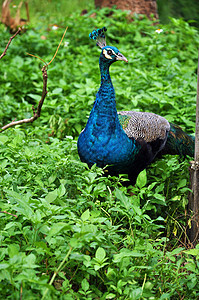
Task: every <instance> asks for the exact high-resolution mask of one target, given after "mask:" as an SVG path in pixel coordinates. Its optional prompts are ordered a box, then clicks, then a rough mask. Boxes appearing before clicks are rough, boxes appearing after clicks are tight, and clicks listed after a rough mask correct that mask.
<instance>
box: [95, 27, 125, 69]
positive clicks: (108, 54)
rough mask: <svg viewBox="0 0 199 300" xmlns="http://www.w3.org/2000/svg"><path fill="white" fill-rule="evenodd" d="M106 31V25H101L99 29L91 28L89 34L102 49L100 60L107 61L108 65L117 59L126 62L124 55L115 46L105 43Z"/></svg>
mask: <svg viewBox="0 0 199 300" xmlns="http://www.w3.org/2000/svg"><path fill="white" fill-rule="evenodd" d="M106 31H107V29H106V27H103V28H101V29H97V30H93V31H92V32H91V33H90V34H89V37H90V39H93V40H95V41H96V42H97V43H96V45H97V46H98V47H100V48H101V49H102V52H101V54H100V60H101V61H103V62H105V63H107V64H108V65H111V64H112V63H113V62H115V61H117V60H123V61H125V62H128V60H127V59H126V57H125V56H124V55H123V54H122V53H120V51H119V50H118V49H117V48H116V47H113V46H107V45H106V37H105V32H106Z"/></svg>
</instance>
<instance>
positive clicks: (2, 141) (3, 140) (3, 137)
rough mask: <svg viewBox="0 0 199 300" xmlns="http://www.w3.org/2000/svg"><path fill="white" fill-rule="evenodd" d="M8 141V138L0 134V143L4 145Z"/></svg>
mask: <svg viewBox="0 0 199 300" xmlns="http://www.w3.org/2000/svg"><path fill="white" fill-rule="evenodd" d="M7 141H8V137H7V136H6V135H3V134H0V143H1V144H5V143H6V142H7Z"/></svg>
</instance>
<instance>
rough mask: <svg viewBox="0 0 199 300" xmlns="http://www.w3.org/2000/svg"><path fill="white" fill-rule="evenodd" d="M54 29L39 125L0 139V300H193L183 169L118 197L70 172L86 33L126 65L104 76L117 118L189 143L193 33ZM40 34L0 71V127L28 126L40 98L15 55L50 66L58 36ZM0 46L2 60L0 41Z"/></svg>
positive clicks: (152, 172) (40, 29)
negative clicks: (153, 118) (172, 127)
mask: <svg viewBox="0 0 199 300" xmlns="http://www.w3.org/2000/svg"><path fill="white" fill-rule="evenodd" d="M92 13H95V15H94V17H91V15H92ZM110 14H111V17H110ZM92 16H93V15H92ZM59 22H60V24H61V25H63V27H65V26H66V25H68V26H69V29H68V31H67V34H66V38H65V41H64V44H63V47H62V48H61V49H60V50H59V53H58V55H57V57H56V59H55V60H54V62H53V65H51V67H50V68H49V70H48V76H49V78H48V96H47V98H46V100H45V104H44V106H43V108H42V114H41V117H40V119H38V120H36V121H35V123H33V124H29V125H23V126H21V127H16V128H11V129H9V130H7V131H5V132H3V133H1V134H0V144H1V147H0V191H1V192H0V193H1V194H0V195H1V202H0V210H1V221H0V227H1V236H0V240H1V253H0V257H1V261H0V281H1V284H0V293H1V297H2V298H5V299H19V297H20V298H21V299H41V298H42V299H47V298H48V299H67V300H68V299H162V300H163V299H182V298H184V299H197V298H198V297H199V290H198V284H197V282H198V277H199V264H198V245H197V246H196V248H195V249H186V247H185V245H184V243H183V242H184V239H185V238H186V228H185V227H186V221H187V220H186V214H185V212H186V204H187V194H188V192H189V188H188V181H189V179H188V160H185V161H180V159H179V158H178V157H175V156H174V157H170V156H166V157H164V158H163V159H161V160H157V161H156V162H154V163H153V165H152V166H150V168H149V169H147V170H146V171H144V172H142V173H141V174H140V175H139V177H138V180H137V183H136V185H135V186H134V187H129V188H128V189H127V188H126V187H125V186H123V185H122V183H123V182H125V181H126V180H127V178H126V177H125V176H122V175H121V176H120V177H110V176H107V175H106V169H104V170H101V169H99V168H97V167H96V166H93V167H92V168H91V169H88V167H87V166H86V165H85V164H83V163H81V162H80V160H79V157H78V154H77V148H76V141H77V137H78V135H79V133H80V131H81V130H82V129H83V127H84V126H85V124H86V120H87V116H88V114H89V111H90V110H91V107H92V104H93V101H94V98H95V93H96V91H97V88H98V86H99V80H100V78H99V71H98V55H99V52H98V50H97V48H96V47H95V46H94V45H93V44H92V42H89V40H88V33H89V32H90V31H91V30H92V29H93V28H95V27H100V26H101V27H102V26H107V27H108V32H107V34H108V37H107V41H108V43H110V44H112V45H116V46H118V48H119V49H120V50H121V52H122V53H124V55H125V56H127V57H128V59H129V64H128V65H124V64H123V65H122V64H121V65H119V63H118V64H117V65H116V66H114V67H113V68H112V69H111V72H112V78H113V81H114V85H115V88H116V99H117V108H118V110H121V109H124V107H125V109H126V110H132V109H135V110H141V111H153V112H154V113H158V114H160V115H162V116H165V117H166V118H167V119H168V120H169V121H172V122H175V123H177V124H179V125H181V126H182V127H183V128H184V129H186V131H187V132H190V133H193V132H194V127H195V125H194V122H195V95H196V67H197V53H198V51H197V47H198V37H199V36H198V32H197V31H196V30H195V29H194V28H193V27H190V26H189V24H188V23H186V22H184V21H182V20H176V19H172V20H171V23H170V24H169V25H164V26H163V25H162V26H161V28H162V29H163V31H162V32H161V33H157V32H156V29H158V27H157V26H156V25H153V23H152V21H150V20H148V19H145V18H143V19H140V18H139V17H136V16H134V20H133V22H132V17H131V16H129V15H128V14H127V13H126V12H121V11H116V10H109V9H103V10H100V11H92V12H89V13H87V14H86V15H84V16H80V15H79V13H75V14H73V15H72V16H70V17H68V18H67V19H65V17H63V18H62V19H59ZM45 26H46V27H45ZM158 26H160V25H158ZM47 27H48V24H47V22H46V23H45V22H43V23H42V24H41V23H39V21H38V23H37V24H36V26H34V28H31V27H30V28H29V30H28V31H27V32H26V33H25V34H23V35H21V36H20V37H18V38H17V39H15V40H14V41H13V43H12V44H11V46H10V48H9V52H8V53H7V55H6V56H5V57H4V58H3V59H2V60H1V62H0V63H1V68H0V78H1V89H0V99H1V102H2V103H1V104H2V105H1V111H0V120H1V125H5V124H6V123H7V122H10V121H11V120H13V119H15V118H17V119H21V118H24V117H30V115H31V114H32V109H31V106H32V105H33V104H36V103H37V101H38V97H40V94H41V89H42V76H41V74H40V68H41V64H40V62H39V61H38V60H36V59H34V58H30V57H29V56H27V55H26V52H29V53H33V54H35V55H37V56H40V57H41V58H42V59H44V60H45V61H49V60H50V59H51V57H52V53H54V52H55V50H56V47H57V44H58V41H59V40H60V37H61V36H62V33H63V32H62V31H63V30H62V28H58V29H57V30H56V31H54V30H50V31H48V30H47ZM0 28H1V29H3V27H2V26H1V25H0ZM80 29H81V30H80ZM0 37H1V39H0V47H1V49H2V51H3V49H4V47H5V45H6V42H7V40H8V39H9V34H8V33H7V32H3V30H2V31H0ZM49 49H50V50H49Z"/></svg>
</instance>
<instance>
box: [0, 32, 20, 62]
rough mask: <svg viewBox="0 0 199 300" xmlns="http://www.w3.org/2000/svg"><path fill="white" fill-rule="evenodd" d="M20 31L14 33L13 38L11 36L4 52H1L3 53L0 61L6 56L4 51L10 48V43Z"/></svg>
mask: <svg viewBox="0 0 199 300" xmlns="http://www.w3.org/2000/svg"><path fill="white" fill-rule="evenodd" d="M20 31H21V28H19V29H18V30H17V32H15V34H14V35H13V36H11V38H10V39H9V42H8V43H7V45H6V47H5V50H4V51H3V53H2V54H1V56H0V59H2V57H4V56H5V55H6V51H7V50H8V47H9V46H10V43H11V42H12V40H13V39H14V38H15V36H16V35H17V34H18V33H19V32H20Z"/></svg>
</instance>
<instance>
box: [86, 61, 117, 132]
mask: <svg viewBox="0 0 199 300" xmlns="http://www.w3.org/2000/svg"><path fill="white" fill-rule="evenodd" d="M99 65H100V73H101V86H100V88H99V91H98V92H97V95H96V100H95V103H94V106H93V109H92V111H91V114H90V122H89V124H91V123H94V124H97V126H98V127H100V131H101V132H102V131H105V133H106V134H107V131H108V133H109V134H111V133H112V132H114V131H115V130H116V128H117V130H122V128H121V125H120V123H119V119H118V115H117V110H116V103H115V90H114V87H113V84H112V81H111V77H110V74H109V67H110V65H109V64H107V63H105V62H104V61H102V60H101V59H100V61H99ZM94 124H93V125H94ZM122 131H123V130H122Z"/></svg>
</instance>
